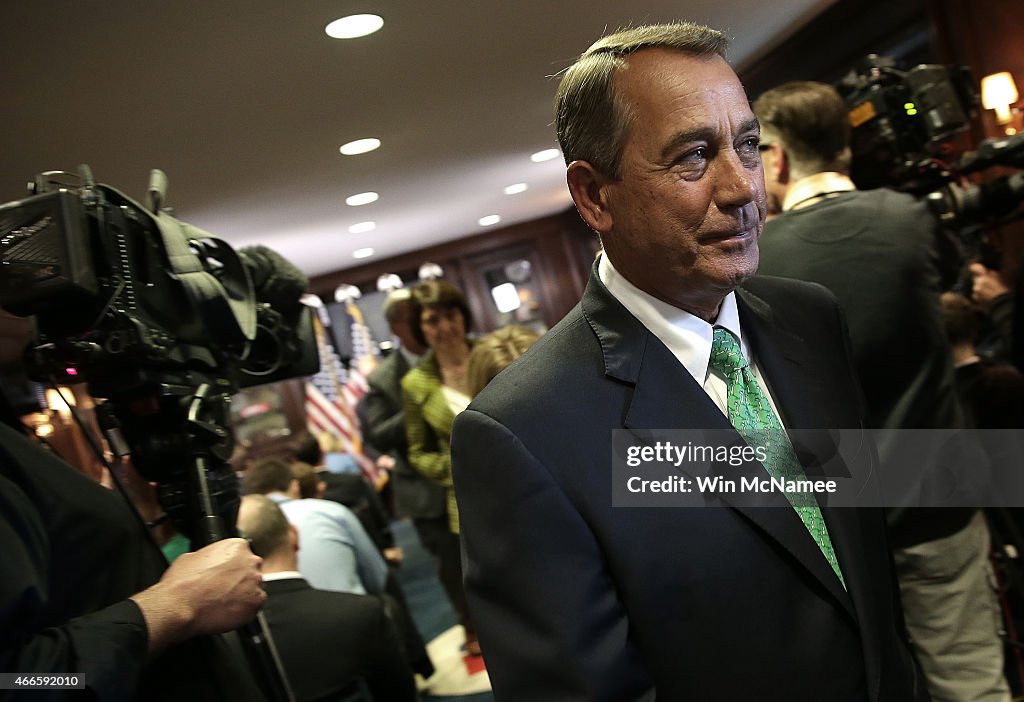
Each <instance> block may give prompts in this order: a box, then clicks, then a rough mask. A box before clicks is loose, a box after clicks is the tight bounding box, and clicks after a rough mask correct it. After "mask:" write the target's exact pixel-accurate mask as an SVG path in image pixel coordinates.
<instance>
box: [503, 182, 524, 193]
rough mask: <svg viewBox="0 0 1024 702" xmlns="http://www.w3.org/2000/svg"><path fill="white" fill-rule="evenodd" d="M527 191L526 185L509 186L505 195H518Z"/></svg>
mask: <svg viewBox="0 0 1024 702" xmlns="http://www.w3.org/2000/svg"><path fill="white" fill-rule="evenodd" d="M525 191H526V183H515V184H514V185H509V186H508V187H507V188H505V194H506V195H516V194H518V193H521V192H525Z"/></svg>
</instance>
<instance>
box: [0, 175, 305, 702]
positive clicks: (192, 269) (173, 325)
mask: <svg viewBox="0 0 1024 702" xmlns="http://www.w3.org/2000/svg"><path fill="white" fill-rule="evenodd" d="M69 177H73V176H72V175H71V174H67V173H63V172H48V173H43V174H40V175H39V176H37V177H36V179H35V181H34V183H33V184H32V186H31V187H30V190H31V191H32V192H33V194H32V195H31V196H30V197H28V198H26V199H24V200H21V201H18V202H12V203H9V204H6V205H2V206H0V307H3V308H4V309H6V310H7V311H8V312H10V313H12V314H15V315H19V316H29V315H31V316H32V317H33V318H34V333H33V337H34V338H33V339H32V341H31V342H30V343H29V346H28V348H27V350H26V353H25V367H26V369H27V371H28V373H29V375H30V377H32V378H33V379H35V380H38V381H42V382H49V383H51V384H52V385H54V386H56V385H58V384H70V383H75V382H87V383H88V385H89V392H90V394H92V395H93V396H94V397H96V398H100V399H102V400H105V401H103V402H101V403H100V404H98V406H97V415H98V418H99V421H100V425H101V426H102V427H103V428H104V430H105V433H106V436H107V438H108V440H109V442H110V444H111V446H112V448H113V449H114V450H115V452H117V453H118V454H120V455H126V454H128V453H130V454H131V458H132V463H133V464H134V466H135V467H136V469H137V470H138V471H139V472H140V473H141V474H142V475H143V476H145V477H146V478H148V479H149V480H152V481H156V483H157V485H158V488H157V497H158V499H159V500H160V503H161V505H162V506H163V507H164V509H165V510H166V512H167V515H168V516H169V517H170V518H171V520H172V521H173V522H174V524H175V526H176V527H177V528H178V529H179V530H180V531H181V532H182V533H184V534H185V535H186V536H188V537H189V538H190V540H191V541H192V544H193V546H195V547H200V546H205V545H207V544H210V543H212V542H214V541H217V540H219V539H222V538H226V537H228V536H232V535H234V534H235V517H236V515H237V510H238V503H239V492H238V479H237V478H236V477H235V474H234V472H233V471H232V470H231V469H230V467H229V466H228V463H227V460H228V458H229V457H230V455H231V452H232V449H233V445H234V442H233V439H232V434H231V432H230V430H229V428H228V418H229V416H230V415H229V405H230V401H231V395H232V394H233V393H235V392H237V391H238V390H239V389H240V388H244V387H248V386H250V385H257V384H260V383H266V382H271V381H276V380H283V379H286V378H292V377H297V376H302V375H311V374H313V373H315V372H316V371H317V370H318V369H319V357H318V354H317V350H316V341H315V336H314V331H313V320H312V315H311V311H310V310H309V308H307V307H306V306H305V305H303V304H302V303H301V302H300V297H301V295H302V294H303V293H304V292H305V289H306V287H307V285H308V281H307V280H306V278H305V276H303V275H302V273H301V272H300V271H299V270H298V269H297V268H295V267H294V266H293V265H291V264H290V263H289V262H288V261H286V260H285V259H283V258H282V257H281V256H279V255H278V254H277V253H275V252H274V251H272V250H270V249H268V248H265V247H250V248H248V249H243V250H241V251H238V252H235V251H234V250H233V249H232V248H231V247H230V246H228V244H227V243H225V242H224V241H221V240H220V239H218V238H217V237H214V236H212V235H211V234H208V233H207V232H204V231H202V230H199V229H196V228H195V227H192V226H190V225H188V224H184V223H183V222H180V221H178V220H176V219H174V218H173V217H171V216H170V215H169V214H167V212H165V211H164V210H163V209H162V205H163V201H164V194H165V190H166V186H167V180H166V177H165V176H164V174H163V173H162V172H160V171H157V170H154V171H152V172H151V174H150V183H149V189H148V192H147V203H146V206H145V207H143V206H142V205H140V204H139V203H137V202H135V201H133V200H132V199H130V198H128V197H126V196H125V195H123V194H121V193H119V192H118V191H117V190H114V189H113V188H111V187H109V186H106V185H102V184H97V183H95V182H94V181H93V178H92V174H91V172H90V170H89V168H88V166H80V167H79V182H78V183H77V184H76V185H75V186H73V187H71V186H67V185H61V184H59V183H58V182H57V180H58V179H65V178H69ZM241 634H242V635H241V642H242V645H243V648H244V650H245V652H246V654H247V655H248V656H249V660H250V664H251V666H252V672H253V673H254V674H255V675H256V676H257V680H258V681H259V683H260V684H261V686H262V687H263V689H264V691H265V692H266V693H267V694H268V695H270V698H271V699H273V700H275V701H280V702H293V700H294V696H293V695H292V692H291V688H290V685H289V683H288V680H287V676H286V675H285V673H284V669H283V667H282V666H281V661H280V658H279V657H278V656H277V652H276V650H275V648H274V645H273V640H272V638H271V637H270V633H269V630H268V629H267V626H266V621H265V619H263V616H262V614H259V615H257V618H256V620H255V621H253V622H250V623H249V624H247V625H245V626H244V627H243V629H242V632H241Z"/></svg>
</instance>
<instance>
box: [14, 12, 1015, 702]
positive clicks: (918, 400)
mask: <svg viewBox="0 0 1024 702" xmlns="http://www.w3.org/2000/svg"><path fill="white" fill-rule="evenodd" d="M727 43H728V42H727V40H726V38H725V37H724V36H723V34H722V33H721V32H719V31H717V30H714V29H711V28H709V27H705V26H702V25H698V24H692V23H685V22H680V23H675V24H667V25H651V26H637V27H633V28H630V29H627V30H622V31H619V32H615V33H612V34H608V35H606V36H605V37H603V38H601V39H600V40H598V41H597V42H596V43H595V44H593V45H592V46H591V47H590V48H589V49H587V50H586V51H585V52H584V53H583V54H582V55H581V56H580V57H579V59H578V60H577V61H575V62H574V63H573V64H572V65H571V66H570V67H569V68H568V69H567V70H566V71H565V72H564V73H563V74H562V75H561V78H560V83H559V86H558V89H557V95H556V102H555V128H556V132H557V136H558V140H559V144H560V146H561V150H562V153H563V155H564V158H565V162H566V178H567V183H568V187H569V191H570V194H571V195H572V198H573V201H574V203H575V205H576V208H577V210H578V212H579V214H580V216H581V217H582V219H583V220H584V221H585V223H586V224H587V225H588V226H589V227H590V228H591V229H592V230H593V231H594V232H596V233H597V235H598V236H599V237H600V242H601V252H600V254H599V256H598V258H597V259H596V260H595V261H594V262H593V266H592V269H591V272H590V278H589V281H588V284H587V287H586V290H585V292H584V294H583V297H582V299H581V300H580V303H579V304H578V305H577V306H576V308H574V309H573V310H572V311H571V312H570V313H569V314H568V315H567V316H566V317H565V318H564V319H563V320H562V321H561V322H560V323H559V324H558V325H557V326H555V327H554V328H553V329H551V330H550V331H548V332H546V333H544V334H543V335H540V334H538V333H537V332H535V331H533V330H531V329H528V328H525V327H522V326H515V325H513V326H508V327H503V328H500V329H497V330H493V331H490V332H489V333H486V334H483V335H480V334H477V333H476V331H478V330H475V329H474V320H473V315H472V312H471V307H470V305H469V303H468V301H467V299H466V296H465V295H464V294H463V292H462V291H461V290H460V289H459V288H458V287H456V286H455V285H453V284H452V283H451V282H448V281H445V280H442V279H437V280H427V281H421V282H419V283H417V284H415V285H413V286H411V287H410V288H403V289H401V290H397V291H394V292H392V293H390V294H389V295H388V297H387V299H386V302H385V305H384V309H383V313H384V317H385V319H386V320H387V323H388V327H389V330H390V333H391V334H392V335H393V337H394V339H395V340H396V341H397V348H395V349H394V350H393V351H391V352H390V353H389V354H388V355H386V356H385V357H383V358H382V359H381V360H380V362H379V364H378V365H377V367H376V368H375V369H374V370H373V371H372V373H370V374H369V376H368V378H367V383H368V388H369V390H368V392H367V394H366V396H365V397H364V398H363V399H362V400H361V402H360V404H359V407H358V414H359V418H360V422H361V425H362V427H361V428H362V431H363V436H364V439H365V442H366V451H367V452H368V453H369V454H370V457H371V459H372V460H375V461H376V463H377V465H378V466H379V467H381V468H383V469H385V470H387V471H388V474H389V476H390V479H389V481H388V483H389V485H390V487H389V490H390V492H389V494H386V495H382V494H381V492H380V490H379V489H378V488H379V486H378V485H375V484H373V483H370V482H368V481H367V480H366V479H365V478H364V477H363V475H362V474H361V472H360V471H359V469H358V464H357V463H356V462H354V461H349V462H345V461H337V460H336V461H335V462H334V463H333V464H332V462H331V460H329V455H328V454H336V453H337V452H336V451H335V450H334V447H333V446H329V443H330V437H327V436H321V437H318V436H313V435H303V436H301V437H299V438H298V439H297V440H296V441H295V442H294V443H293V444H292V445H291V446H290V447H289V448H290V450H289V452H288V453H287V455H281V456H273V457H263V458H260V459H259V460H255V461H253V462H252V463H251V464H250V465H248V466H247V467H246V469H245V471H244V473H243V476H242V485H243V489H242V492H243V493H244V494H243V496H242V497H241V500H240V505H239V507H238V510H237V530H238V533H239V534H241V535H242V536H244V537H245V538H244V539H243V538H227V539H223V540H220V541H217V542H215V543H213V544H212V545H208V546H205V547H203V548H199V549H197V550H195V551H194V552H184V553H181V554H180V555H177V554H175V555H174V557H172V558H171V559H170V560H171V562H170V565H169V567H168V566H167V564H166V563H167V561H166V560H165V559H164V555H163V554H161V553H160V551H159V550H158V549H157V548H156V546H155V544H154V543H153V542H152V540H150V539H149V538H148V535H147V534H146V527H145V526H143V525H142V524H141V522H140V521H139V520H138V518H137V517H136V516H134V515H133V514H132V513H131V510H130V509H129V507H128V505H127V504H126V503H125V502H124V501H123V500H121V499H120V498H119V497H118V496H116V495H115V494H113V493H112V492H110V491H108V490H105V489H104V488H102V487H100V486H99V485H98V484H96V483H94V482H93V481H91V480H90V479H88V478H86V477H84V476H83V475H81V474H80V473H78V472H76V471H75V470H73V469H72V468H70V467H69V466H67V465H66V464H64V463H63V462H62V461H60V460H59V459H58V458H57V457H55V456H53V455H52V454H50V453H48V452H46V451H44V450H42V449H41V448H39V447H38V446H36V445H33V444H32V443H30V442H29V441H27V440H26V439H25V438H24V437H23V436H19V435H18V433H17V432H16V431H15V430H13V429H11V428H10V427H8V426H3V427H0V432H2V435H3V441H2V442H0V459H2V460H0V466H2V473H0V488H2V490H0V507H2V508H3V514H4V516H5V519H4V520H3V522H0V544H2V545H3V552H4V554H5V560H6V562H7V563H8V564H9V565H8V567H7V568H6V569H5V576H4V578H3V579H2V585H0V623H2V625H3V626H2V628H0V671H26V672H28V671H32V672H38V673H42V672H59V671H63V672H80V673H83V674H85V676H86V680H87V683H88V685H89V687H90V688H91V689H92V690H93V693H94V696H95V697H96V698H97V699H101V700H127V699H140V700H142V699H145V700H151V699H153V700H159V699H185V698H186V696H192V697H194V698H195V699H198V700H202V699H210V700H234V699H238V700H259V699H262V697H261V692H260V691H259V690H258V689H255V687H256V686H257V685H256V682H257V681H256V680H254V679H253V677H252V676H251V675H247V674H246V666H247V661H246V658H245V655H244V650H243V649H244V646H241V645H240V642H239V641H238V640H237V635H236V634H235V633H234V632H235V631H236V630H238V629H239V628H240V627H241V626H242V625H243V624H245V623H246V622H251V621H252V620H253V619H254V617H256V616H257V612H259V611H262V613H263V614H262V615H260V617H261V618H262V621H264V622H265V625H266V629H267V632H268V633H269V637H270V640H271V641H272V642H273V645H272V647H273V648H274V649H275V650H276V652H277V654H278V655H279V659H280V664H281V669H282V670H283V672H284V673H285V677H286V679H287V680H288V681H290V686H291V689H292V692H293V694H294V696H295V699H296V700H299V701H306V700H332V699H347V696H348V695H352V694H363V695H364V696H365V699H372V700H377V702H383V701H386V700H398V701H401V700H416V699H417V698H418V694H419V693H418V692H417V676H418V677H419V678H420V679H421V681H422V680H426V679H428V678H430V676H431V674H432V673H433V672H434V666H433V663H432V661H431V658H430V655H429V654H428V652H427V648H426V645H425V642H424V640H423V638H422V636H421V634H420V632H419V631H418V630H417V627H416V624H415V620H414V617H413V616H412V614H413V613H412V612H411V611H410V606H409V604H408V602H407V600H406V598H405V596H404V593H403V592H402V588H401V587H400V585H399V583H398V580H397V577H396V572H397V569H398V568H400V567H401V564H402V562H403V558H404V554H403V551H402V549H401V548H400V547H399V546H398V545H397V544H396V541H395V537H394V534H393V532H392V527H393V525H394V522H395V520H408V521H409V522H410V523H411V525H412V527H413V530H414V532H415V534H416V537H417V539H418V540H419V542H420V544H421V545H422V546H423V548H424V549H425V550H426V551H427V552H428V553H429V554H431V556H432V558H433V559H434V561H435V563H436V566H437V575H438V579H439V581H440V583H441V585H442V587H443V591H444V593H445V595H446V596H447V598H448V599H449V600H450V602H451V605H452V608H453V610H454V611H455V613H456V616H457V619H458V623H459V624H460V625H461V627H462V629H463V631H464V632H465V642H464V646H463V647H464V653H465V655H466V656H468V657H471V658H479V659H481V661H482V663H485V665H486V669H487V671H488V673H489V676H490V680H491V684H492V685H493V688H494V693H495V697H496V698H497V699H507V700H529V701H530V702H544V701H545V700H552V701H555V700H558V701H565V700H580V701H581V702H583V701H586V702H596V701H600V700H608V701H609V702H612V701H616V702H618V701H621V700H653V699H659V700H684V699H697V700H742V699H759V700H786V701H787V702H799V701H804V700H806V701H807V702H811V701H819V700H830V701H832V700H835V701H839V700H842V701H847V700H849V701H853V700H857V701H867V700H873V701H875V702H907V701H919V702H925V701H926V700H929V699H931V700H934V702H968V701H969V700H971V701H975V700H984V701H991V702H1008V700H1009V699H1010V688H1011V685H1010V683H1009V681H1008V679H1007V677H1006V675H1005V662H1004V648H1005V642H1004V625H1005V624H1006V623H1007V622H1009V621H1010V620H1011V619H1012V615H1011V614H1009V613H1007V612H1006V611H1003V610H1001V609H1000V603H999V599H998V592H997V587H996V583H997V577H996V574H995V573H994V571H993V566H992V559H991V557H990V555H991V541H992V538H993V535H992V533H991V532H990V526H989V521H988V520H987V519H986V516H987V515H986V510H985V509H983V508H984V507H985V505H977V504H963V505H954V506H950V505H935V504H926V503H918V504H911V505H906V504H901V505H885V507H886V509H882V508H880V507H879V506H878V505H870V506H864V507H858V508H855V509H839V508H834V507H830V506H829V503H828V499H827V496H823V495H812V496H811V497H810V498H808V497H807V495H805V494H799V493H798V491H796V490H795V489H793V488H786V489H785V490H784V491H782V492H778V493H774V494H771V495H767V496H764V497H763V499H762V500H761V501H759V502H758V503H757V504H751V503H750V502H749V501H744V500H742V499H737V498H736V497H735V496H733V495H730V494H721V495H717V496H716V498H715V500H714V502H715V504H714V505H713V506H710V507H705V508H700V509H691V508H664V507H635V506H634V507H620V506H616V505H615V504H614V499H613V492H614V489H615V488H614V486H613V478H612V476H613V475H614V474H615V470H614V466H613V460H614V456H615V454H616V447H617V446H618V445H619V444H617V443H616V442H617V441H621V440H623V439H621V437H626V439H625V440H628V441H639V442H643V441H645V440H646V439H649V437H650V436H651V435H652V432H659V431H664V430H670V429H687V430H701V431H705V432H708V435H709V436H719V435H727V436H729V437H730V439H729V440H730V441H738V442H746V444H749V445H751V446H757V447H759V448H763V449H764V452H763V454H760V455H759V457H758V460H756V461H750V462H748V463H745V464H744V466H743V467H742V470H745V471H750V472H749V473H748V474H749V475H768V476H771V477H772V478H775V479H778V480H780V482H782V483H786V484H790V483H795V482H799V481H800V480H801V479H805V478H808V477H822V478H828V477H833V476H832V475H831V474H830V473H829V472H828V471H829V470H830V468H829V466H830V465H832V464H831V463H829V462H828V461H827V460H826V459H827V458H829V457H827V456H822V455H819V453H818V452H819V447H820V446H822V445H825V443H827V442H825V443H822V442H818V443H816V442H815V439H813V437H825V438H826V439H827V438H828V437H829V435H830V432H834V431H835V430H839V429H862V430H876V429H877V430H905V429H912V430H964V429H968V428H970V429H1020V428H1022V423H1024V376H1022V374H1021V372H1020V369H1018V368H1016V367H1015V366H1014V365H1013V363H1012V358H1013V356H1012V352H1013V336H1012V333H1011V332H1009V331H1008V329H1009V328H1010V325H1009V323H1008V322H1007V319H1011V318H1012V316H1013V314H1014V310H1013V294H1012V290H1011V289H1010V288H1009V287H1007V286H1006V285H1005V284H1004V283H1003V282H1002V280H1001V278H1000V277H999V276H998V274H996V273H995V272H994V271H992V270H990V269H988V268H986V267H984V266H983V265H981V264H980V263H979V262H965V261H964V260H963V257H962V254H961V253H960V250H959V248H958V242H957V241H956V238H955V237H954V236H953V235H952V233H951V232H950V231H948V230H946V229H944V228H943V227H942V226H941V225H940V223H939V222H938V220H937V219H936V218H934V217H933V216H931V215H930V213H929V212H928V211H927V209H926V208H925V206H924V205H923V204H922V203H921V202H920V201H919V200H918V199H915V198H914V197H912V196H910V195H907V194H903V193H900V192H897V191H896V190H894V189H890V188H879V189H874V190H867V191H861V190H858V189H857V187H856V185H855V184H854V182H853V181H852V180H851V179H850V176H849V171H850V158H851V156H850V148H849V147H850V122H849V118H848V110H847V108H846V105H845V103H844V101H843V99H842V98H841V97H840V95H839V94H838V93H837V92H836V91H835V89H833V88H832V87H831V86H828V85H826V84H823V83H816V82H811V81H799V82H792V83H786V84H783V85H780V86H778V87H775V88H773V89H771V90H769V91H767V92H765V93H763V94H762V95H760V96H758V98H757V99H756V100H754V101H753V102H751V101H750V100H749V99H748V96H747V94H746V92H745V90H744V88H743V86H742V85H741V83H740V81H739V79H738V78H737V76H736V73H735V72H734V70H733V69H732V68H731V67H730V65H729V63H728V62H727V61H726V59H725V54H726V47H727ZM965 280H969V281H970V283H971V284H970V285H969V286H967V288H966V289H965V288H964V286H963V281H965ZM958 283H959V285H960V288H959V289H957V285H958ZM985 320H988V322H989V323H988V325H987V326H984V325H983V322H984V321H985ZM986 329H987V331H988V334H987V335H985V334H984V333H983V332H984V331H985V330H986ZM8 419H9V422H8V423H9V424H12V425H15V426H16V425H17V421H16V418H13V417H12V418H8ZM797 433H799V436H800V437H801V439H800V440H799V441H797V440H796V439H794V438H792V437H795V436H797ZM806 437H812V439H811V440H810V441H808V440H807V438H806ZM325 448H327V449H328V451H327V452H326V453H325ZM890 450H891V447H889V446H888V445H886V444H880V445H879V446H878V456H879V461H880V462H879V465H882V466H885V465H886V461H887V459H888V460H889V461H890V462H891V460H892V459H891V458H890V457H887V455H886V454H887V451H890ZM353 468H354V470H353ZM720 468H721V467H720V466H716V465H711V466H710V467H709V468H708V470H710V471H712V472H714V471H719V470H720ZM964 468H965V469H966V470H970V469H972V468H973V466H965V467H964ZM719 475H720V477H727V476H726V475H725V474H719ZM97 564H103V567H102V568H98V567H97ZM6 694H7V693H6V692H4V691H0V699H3V698H4V696H5V695H6ZM51 698H52V699H62V697H60V694H59V693H56V692H54V693H53V694H52V695H51ZM32 699H37V698H32ZM38 699H46V697H39V698H38Z"/></svg>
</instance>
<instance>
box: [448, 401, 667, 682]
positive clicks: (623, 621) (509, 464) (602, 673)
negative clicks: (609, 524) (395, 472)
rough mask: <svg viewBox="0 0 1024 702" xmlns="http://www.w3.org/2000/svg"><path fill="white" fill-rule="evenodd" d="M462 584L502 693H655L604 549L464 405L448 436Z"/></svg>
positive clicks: (556, 489) (509, 443)
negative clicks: (460, 544)
mask: <svg viewBox="0 0 1024 702" xmlns="http://www.w3.org/2000/svg"><path fill="white" fill-rule="evenodd" d="M452 437H453V444H452V458H453V470H454V472H455V485H456V491H457V496H458V502H459V513H460V519H461V523H462V527H463V529H462V537H463V549H464V559H463V562H464V564H466V570H465V584H466V593H467V596H468V598H469V602H470V608H471V609H472V612H473V617H474V621H475V623H476V625H477V629H478V632H479V635H480V640H481V646H482V648H483V652H484V657H485V658H486V660H487V668H488V673H489V675H490V676H491V679H492V681H494V686H495V689H500V690H501V691H502V694H503V695H504V696H505V699H509V700H530V701H531V702H545V701H546V700H551V701H554V700H558V701H559V702H569V701H572V700H579V701H580V702H583V701H586V702H601V701H603V700H607V701H608V702H611V701H612V700H615V701H616V702H621V701H624V700H648V699H653V697H654V693H653V687H652V683H651V681H650V680H649V679H647V677H646V675H644V674H643V673H642V672H638V671H643V670H644V666H643V664H642V663H640V661H639V656H638V654H637V651H636V649H635V647H634V646H633V644H631V643H630V642H629V641H628V630H629V622H628V621H627V617H626V612H625V610H624V608H623V606H622V603H621V602H620V600H619V598H618V596H617V594H616V590H615V586H614V584H613V582H612V580H611V578H610V576H609V574H608V573H607V571H606V570H605V567H604V560H605V559H604V555H603V554H602V552H601V550H600V548H599V546H598V543H597V541H596V539H595V537H594V535H593V533H592V532H591V530H590V529H589V527H588V526H587V524H586V523H585V521H584V519H583V517H582V516H581V515H580V514H579V512H578V511H577V510H576V509H575V508H574V507H573V505H572V504H571V502H570V500H569V498H568V497H567V495H566V494H565V493H564V492H563V491H562V490H561V488H560V486H559V485H558V484H557V482H556V481H555V479H554V478H553V476H552V475H551V473H550V472H549V471H548V469H547V468H546V467H545V466H544V465H542V464H541V463H540V462H539V461H537V460H536V459H535V458H534V457H533V455H532V454H531V453H530V452H529V451H528V450H527V448H526V447H525V446H524V445H523V444H522V443H521V442H520V441H519V440H518V439H517V438H516V437H515V436H514V435H512V433H511V432H509V431H508V429H507V428H505V427H504V426H502V425H501V424H499V423H498V422H496V421H495V420H493V419H492V418H490V417H488V416H486V415H484V414H482V413H480V412H477V411H474V410H472V409H469V410H466V411H465V412H462V413H460V414H459V415H458V416H457V417H456V420H455V427H454V430H453V433H452Z"/></svg>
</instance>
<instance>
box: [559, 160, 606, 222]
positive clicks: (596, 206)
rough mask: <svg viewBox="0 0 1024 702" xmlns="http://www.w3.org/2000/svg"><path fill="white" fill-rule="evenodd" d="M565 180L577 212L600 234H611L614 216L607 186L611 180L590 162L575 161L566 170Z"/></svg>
mask: <svg viewBox="0 0 1024 702" xmlns="http://www.w3.org/2000/svg"><path fill="white" fill-rule="evenodd" d="M565 180H566V183H567V184H568V185H569V193H570V194H571V195H572V200H573V202H575V203H576V210H577V211H578V212H579V213H580V217H582V218H583V221H584V222H586V223H587V226H588V227H590V228H591V229H593V230H594V231H595V232H597V233H598V234H602V235H603V234H607V233H608V232H610V231H611V228H612V215H611V212H610V211H609V210H608V193H607V186H608V184H609V183H610V182H611V179H610V178H608V177H606V176H605V175H603V174H602V173H601V172H600V171H598V170H597V169H596V168H594V166H593V165H592V164H591V163H590V162H589V161H573V162H572V163H570V164H569V167H568V168H567V169H566V172H565Z"/></svg>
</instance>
